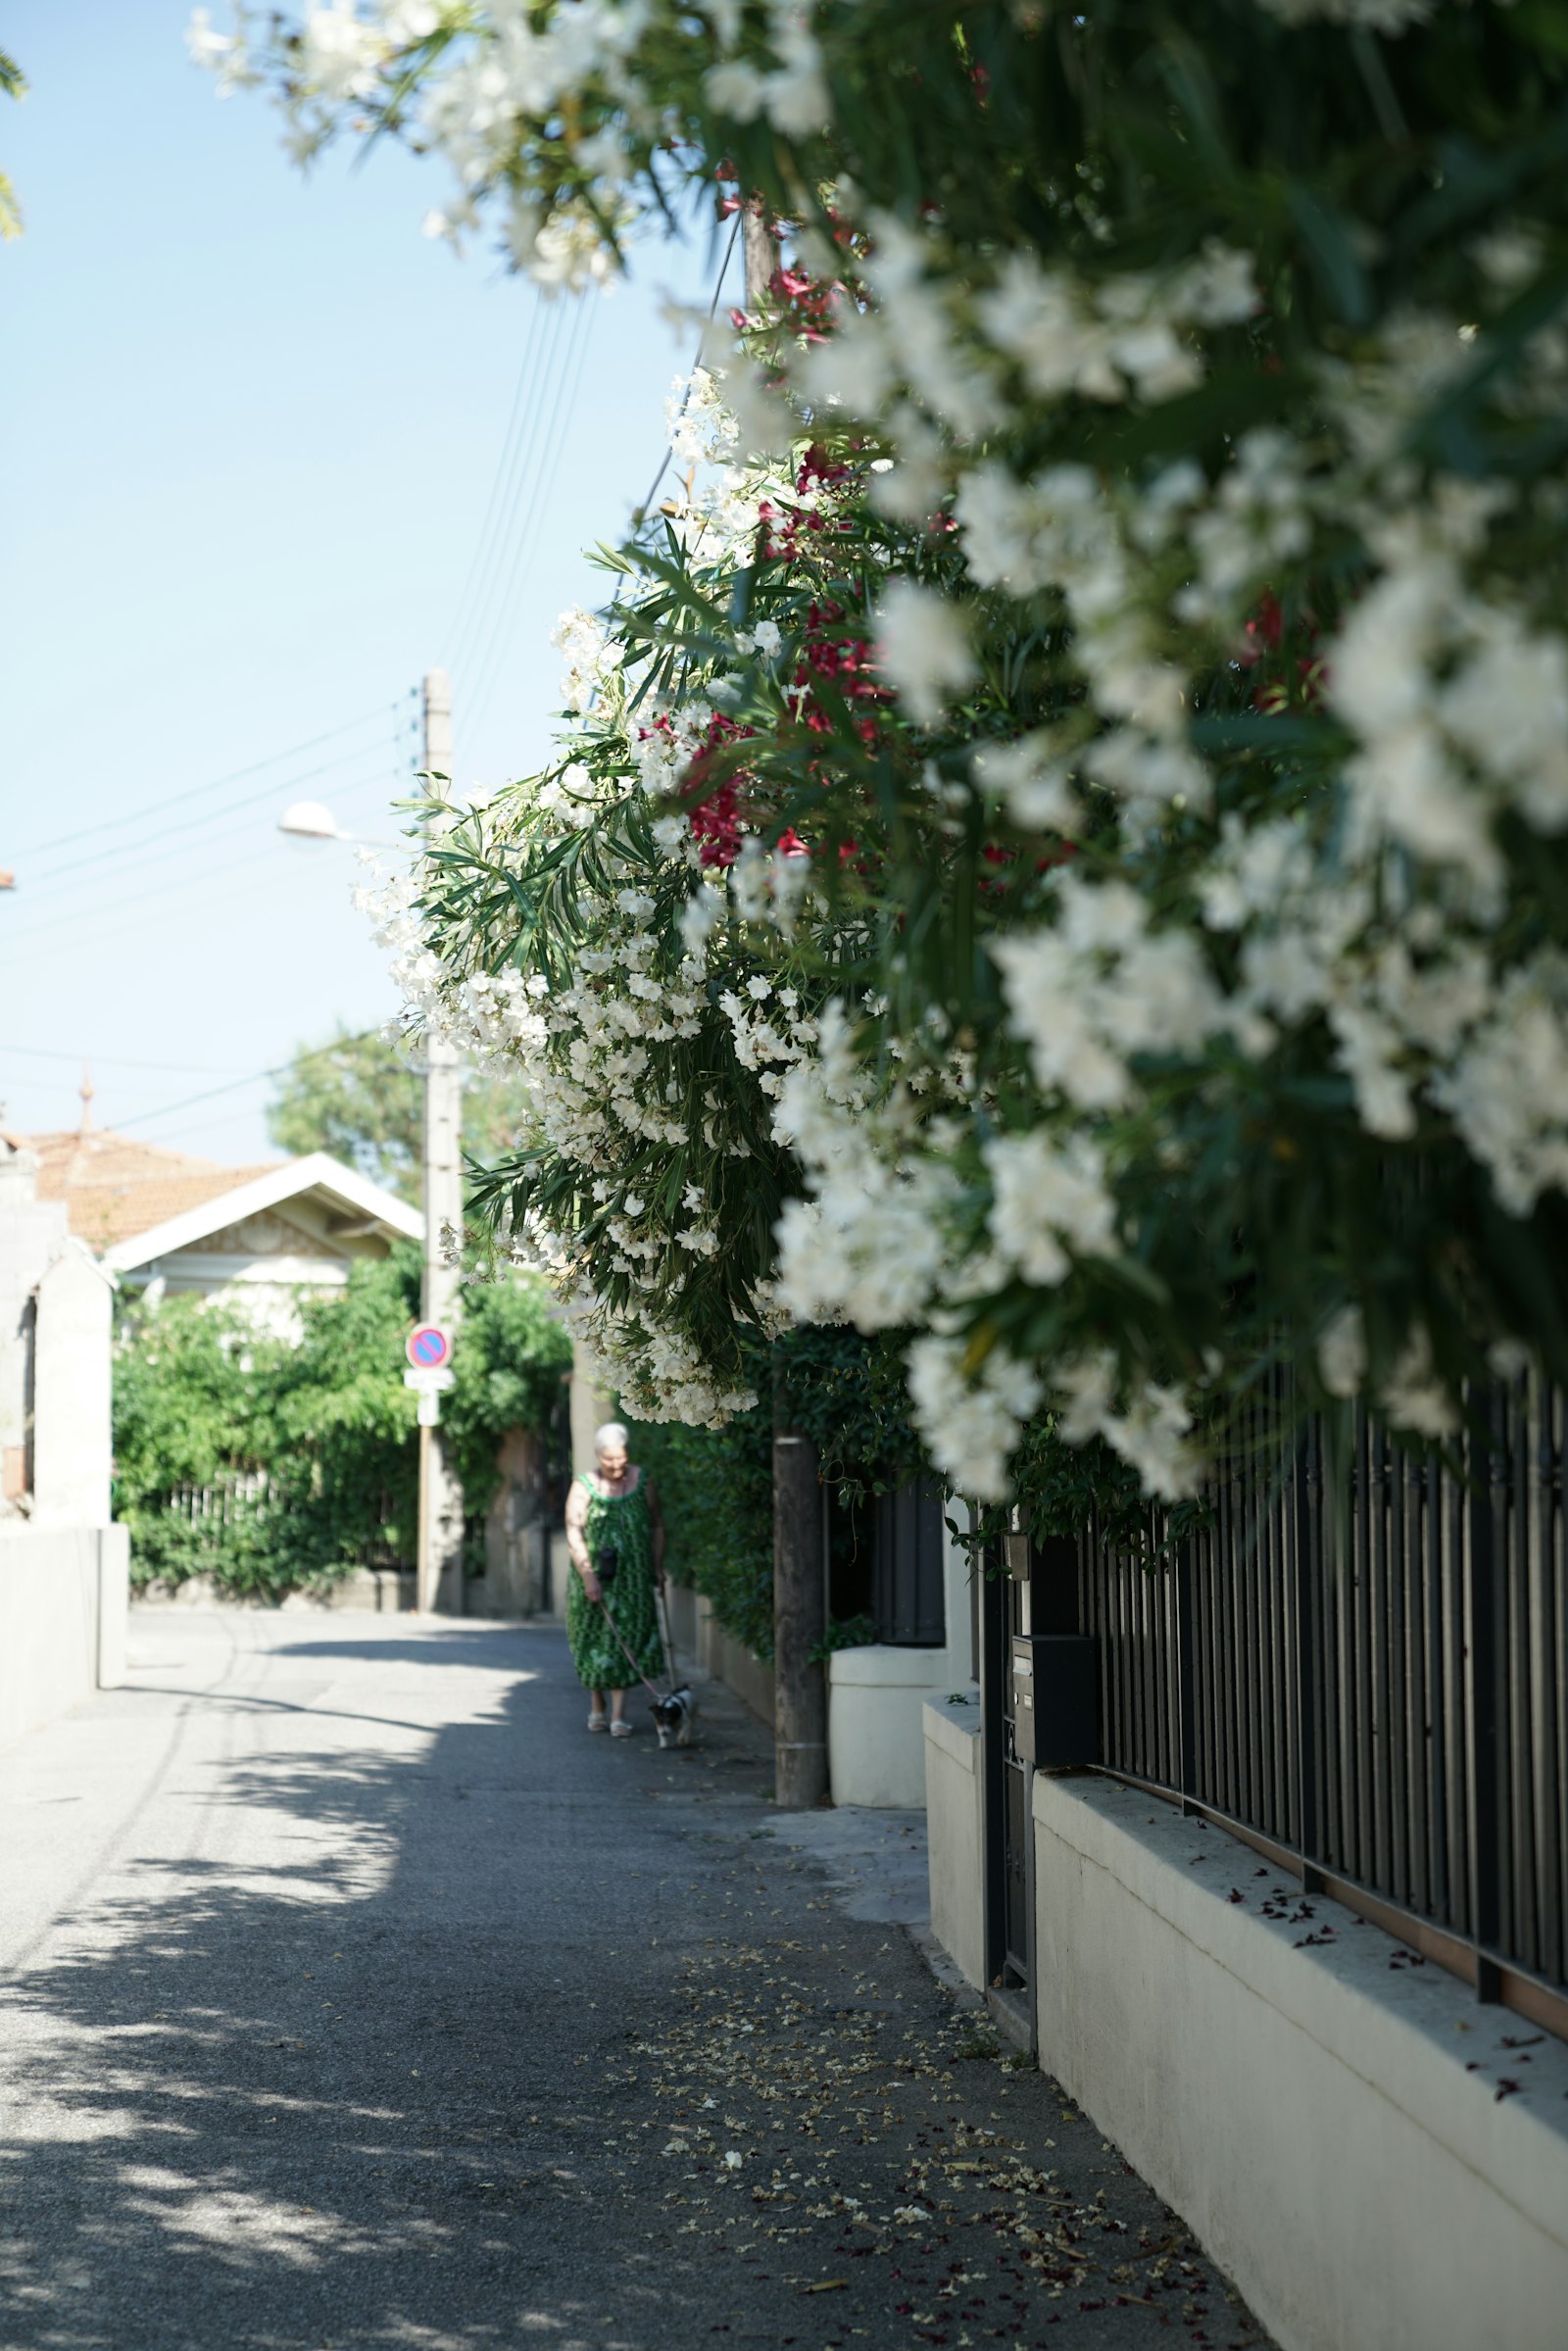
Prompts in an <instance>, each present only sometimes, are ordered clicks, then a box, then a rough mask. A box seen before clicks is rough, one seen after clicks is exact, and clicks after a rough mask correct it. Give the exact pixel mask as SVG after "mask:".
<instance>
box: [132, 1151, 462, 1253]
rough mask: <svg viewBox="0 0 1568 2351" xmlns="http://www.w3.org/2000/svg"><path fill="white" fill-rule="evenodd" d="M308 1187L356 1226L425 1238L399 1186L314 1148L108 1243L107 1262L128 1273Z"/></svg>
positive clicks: (405, 1237)
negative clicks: (387, 1187) (390, 1188)
mask: <svg viewBox="0 0 1568 2351" xmlns="http://www.w3.org/2000/svg"><path fill="white" fill-rule="evenodd" d="M307 1192H319V1193H324V1194H325V1195H326V1197H327V1199H328V1200H333V1201H335V1202H336V1203H337V1204H338V1206H339V1207H340V1209H342V1210H343V1211H344V1212H345V1213H346V1214H347V1215H348V1217H349V1219H350V1229H352V1230H358V1231H360V1232H362V1233H363V1232H365V1231H366V1230H370V1231H379V1232H384V1233H385V1234H386V1236H387V1238H388V1240H389V1241H390V1240H403V1241H422V1240H423V1239H424V1218H423V1216H422V1215H421V1214H420V1212H419V1210H418V1209H417V1208H411V1207H410V1206H409V1203H408V1201H407V1200H399V1199H398V1197H397V1194H396V1193H395V1192H386V1191H383V1190H382V1188H381V1186H380V1185H379V1184H372V1183H371V1182H370V1180H369V1178H368V1176H362V1175H360V1174H359V1173H358V1172H357V1171H356V1170H355V1169H354V1168H352V1167H345V1166H344V1164H343V1162H342V1160H341V1159H334V1158H332V1157H331V1155H330V1154H329V1153H328V1152H326V1151H312V1152H311V1153H310V1154H309V1156H308V1157H306V1158H304V1159H285V1160H284V1162H283V1164H282V1165H281V1167H272V1168H269V1169H268V1171H267V1173H266V1174H265V1175H260V1176H254V1177H253V1178H252V1179H251V1181H250V1182H249V1183H248V1184H239V1185H237V1186H236V1187H235V1189H234V1190H233V1191H232V1192H220V1193H218V1194H216V1195H215V1197H214V1198H213V1199H212V1200H203V1201H202V1203H201V1205H200V1206H199V1207H196V1208H186V1209H184V1210H182V1212H181V1213H180V1214H179V1215H178V1216H171V1217H169V1218H168V1219H167V1220H166V1221H165V1222H164V1223H163V1224H159V1225H154V1226H153V1227H152V1228H151V1230H150V1231H148V1232H145V1233H133V1234H131V1236H130V1238H129V1239H128V1240H126V1241H117V1242H116V1243H115V1245H114V1247H113V1248H112V1249H105V1251H104V1253H103V1262H104V1264H105V1265H108V1266H112V1267H113V1268H114V1269H115V1270H116V1271H117V1272H120V1273H128V1272H130V1271H131V1270H133V1268H134V1267H136V1266H138V1265H146V1264H149V1263H150V1262H151V1260H152V1259H153V1258H154V1257H167V1256H168V1255H169V1254H170V1253H171V1252H172V1250H174V1249H190V1248H192V1247H194V1245H195V1244H196V1243H197V1242H199V1241H205V1240H206V1239H207V1238H208V1236H209V1235H210V1234H213V1233H221V1231H222V1230H223V1228H224V1227H225V1226H226V1225H231V1224H238V1223H240V1222H241V1221H242V1219H243V1218H245V1217H247V1216H259V1215H261V1214H262V1212H263V1211H264V1210H265V1209H268V1208H280V1207H283V1206H284V1205H286V1203H287V1202H288V1201H289V1200H298V1199H299V1198H300V1197H301V1196H302V1195H303V1194H305V1193H307Z"/></svg>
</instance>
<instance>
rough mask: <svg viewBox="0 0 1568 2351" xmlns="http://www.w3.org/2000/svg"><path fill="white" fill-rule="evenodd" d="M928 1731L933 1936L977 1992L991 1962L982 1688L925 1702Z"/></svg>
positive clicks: (975, 1685)
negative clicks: (988, 1956) (987, 1943)
mask: <svg viewBox="0 0 1568 2351" xmlns="http://www.w3.org/2000/svg"><path fill="white" fill-rule="evenodd" d="M923 1725H924V1731H925V1815H926V1832H927V1847H926V1852H927V1866H928V1868H929V1871H930V1878H931V1932H932V1934H933V1935H935V1936H936V1938H937V1941H938V1942H939V1943H940V1944H941V1945H942V1948H943V1949H944V1950H945V1951H946V1952H947V1953H948V1955H949V1957H950V1958H951V1959H953V1960H954V1961H955V1962H956V1965H957V1967H958V1968H959V1970H960V1971H961V1973H962V1974H963V1975H964V1976H966V1977H967V1978H968V1980H969V1982H970V1983H971V1984H973V1985H974V1986H975V1989H976V1990H977V1991H979V1990H982V1989H983V1988H984V1985H985V1961H986V1953H985V1909H984V1904H985V1874H984V1871H985V1862H984V1852H985V1834H984V1833H985V1816H984V1813H983V1811H982V1786H983V1784H982V1781H981V1777H980V1686H979V1684H978V1683H977V1682H975V1683H971V1684H970V1685H969V1687H968V1689H967V1690H955V1691H953V1692H951V1693H950V1694H949V1695H948V1696H947V1697H943V1698H927V1699H926V1701H925V1706H924V1709H923Z"/></svg>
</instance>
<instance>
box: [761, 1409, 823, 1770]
mask: <svg viewBox="0 0 1568 2351" xmlns="http://www.w3.org/2000/svg"><path fill="white" fill-rule="evenodd" d="M825 1631H826V1610H825V1608H824V1605H823V1593H822V1491H821V1486H820V1483H819V1480H818V1477H817V1464H816V1447H815V1445H813V1444H812V1443H811V1441H810V1439H809V1437H806V1436H803V1435H802V1433H801V1431H800V1430H799V1429H798V1428H796V1427H795V1426H794V1425H793V1416H792V1414H791V1410H790V1403H789V1393H788V1389H787V1386H786V1384H785V1382H784V1380H783V1378H782V1377H781V1376H780V1375H779V1374H777V1373H775V1375H774V1390H773V1771H774V1801H775V1802H776V1803H777V1804H778V1806H779V1807H780V1809H781V1810H783V1811H787V1812H804V1811H806V1810H808V1809H809V1807H810V1806H811V1805H813V1804H820V1803H822V1802H823V1801H824V1800H825V1799H826V1797H827V1794H828V1771H827V1674H826V1670H825V1668H824V1667H822V1666H820V1665H818V1664H816V1663H814V1662H813V1659H812V1656H811V1652H812V1650H813V1649H815V1648H816V1647H817V1646H818V1644H819V1642H820V1641H821V1640H822V1636H823V1634H824V1632H825Z"/></svg>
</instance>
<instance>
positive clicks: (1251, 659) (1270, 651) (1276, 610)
mask: <svg viewBox="0 0 1568 2351" xmlns="http://www.w3.org/2000/svg"><path fill="white" fill-rule="evenodd" d="M1301 626H1302V628H1303V629H1304V631H1305V633H1306V640H1307V645H1308V648H1309V650H1308V651H1307V652H1305V653H1303V654H1299V655H1298V656H1297V661H1296V674H1297V677H1298V679H1299V682H1300V689H1301V700H1302V701H1303V702H1304V703H1305V704H1306V706H1307V708H1308V709H1309V710H1310V709H1315V708H1316V706H1317V704H1318V702H1319V701H1320V700H1321V699H1322V691H1323V662H1322V660H1321V658H1320V657H1319V655H1318V654H1317V653H1315V652H1313V651H1311V650H1310V648H1312V647H1314V646H1315V645H1316V643H1317V619H1316V616H1315V615H1314V614H1313V613H1311V612H1302V614H1301ZM1284 646H1285V610H1284V607H1283V606H1282V605H1281V603H1280V600H1279V598H1278V597H1277V596H1276V595H1275V594H1274V592H1273V590H1272V589H1271V588H1265V589H1264V591H1263V596H1262V601H1261V602H1260V603H1259V605H1258V608H1257V611H1256V612H1254V613H1253V615H1252V617H1251V619H1250V620H1249V622H1248V623H1247V629H1246V642H1245V644H1244V645H1243V646H1242V648H1241V650H1240V651H1239V652H1238V654H1237V656H1236V660H1237V661H1238V663H1239V664H1240V666H1241V667H1242V668H1243V669H1254V668H1256V666H1257V664H1258V663H1259V661H1268V660H1270V659H1271V658H1274V659H1277V657H1278V656H1279V655H1280V654H1281V653H1282V652H1283V650H1284ZM1290 702H1291V694H1290V686H1289V683H1288V680H1287V679H1286V678H1284V677H1274V678H1272V679H1270V680H1268V681H1267V682H1265V683H1264V684H1262V685H1260V686H1258V688H1257V689H1256V691H1255V692H1254V694H1253V696H1252V708H1253V710H1263V711H1266V712H1267V713H1268V714H1269V715H1270V716H1277V715H1278V714H1279V712H1280V711H1281V710H1289V708H1290Z"/></svg>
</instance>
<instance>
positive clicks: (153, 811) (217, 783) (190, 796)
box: [17, 705, 385, 857]
mask: <svg viewBox="0 0 1568 2351" xmlns="http://www.w3.org/2000/svg"><path fill="white" fill-rule="evenodd" d="M384 716H385V706H384V705H383V706H381V707H379V708H377V709H376V710H369V711H368V712H367V713H366V715H365V716H364V717H363V718H349V719H346V720H345V721H344V723H343V724H342V725H341V726H332V727H328V728H327V731H326V733H325V734H324V735H313V736H311V738H310V740H309V741H308V742H305V743H296V744H294V745H293V746H292V748H291V749H290V750H288V751H276V752H273V754H272V755H271V757H270V759H257V760H255V761H254V762H253V764H252V765H251V766H249V767H236V768H234V769H233V771H232V772H231V773H230V774H228V775H221V776H218V777H217V778H216V779H215V780H213V781H211V782H209V783H205V784H192V785H190V786H189V787H188V789H187V790H185V791H183V792H173V793H171V794H170V796H169V798H168V799H167V800H155V801H153V802H152V803H151V804H150V805H149V806H148V807H147V808H133V809H131V810H130V812H129V813H128V814H127V815H124V816H109V817H105V818H104V819H103V820H102V821H101V822H100V823H97V824H85V825H82V826H80V827H79V828H78V830H77V831H75V832H73V833H57V834H56V835H55V838H54V839H53V840H52V841H34V842H33V843H32V845H31V847H30V848H28V847H26V846H24V847H23V848H22V849H21V850H20V851H19V852H18V853H17V854H18V855H19V856H21V857H42V856H43V854H44V852H45V850H50V849H68V848H69V847H70V846H71V844H72V843H73V841H85V840H86V839H87V838H88V837H89V836H91V838H93V839H94V840H96V839H97V838H98V836H99V835H100V834H101V833H108V832H114V831H117V830H118V829H119V828H120V826H122V825H125V824H139V823H140V822H141V821H142V819H143V818H144V817H147V816H159V815H162V813H163V811H164V809H165V808H178V807H179V806H180V805H181V803H182V802H184V801H187V800H195V799H196V798H197V797H198V796H199V795H200V794H201V793H203V792H221V790H222V789H223V786H224V785H225V784H239V783H243V782H244V781H245V779H246V777H247V776H252V775H260V774H261V772H262V770H263V768H264V767H277V766H280V765H281V764H282V763H283V761H284V760H286V759H298V758H299V757H300V755H301V754H302V753H303V752H307V751H316V750H318V749H319V747H320V745H321V744H323V743H333V742H335V741H336V740H337V738H338V736H339V735H347V734H351V733H352V732H353V731H354V729H355V728H356V727H361V726H368V724H369V723H370V720H371V719H372V718H381V717H384Z"/></svg>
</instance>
